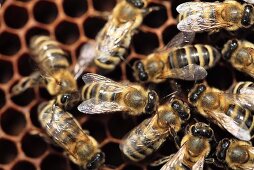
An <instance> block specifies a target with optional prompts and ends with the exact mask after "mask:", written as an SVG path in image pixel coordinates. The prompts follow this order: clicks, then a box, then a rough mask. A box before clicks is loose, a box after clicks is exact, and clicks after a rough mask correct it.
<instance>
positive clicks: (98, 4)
mask: <svg viewBox="0 0 254 170" xmlns="http://www.w3.org/2000/svg"><path fill="white" fill-rule="evenodd" d="M182 2H184V1H183V0H167V1H162V0H151V2H150V3H149V5H152V6H160V7H161V8H160V10H158V11H153V12H152V13H150V14H149V15H147V16H146V17H145V19H144V22H143V24H142V25H141V27H140V28H139V29H138V31H137V33H136V34H135V35H134V37H133V40H132V45H131V48H130V50H129V52H128V57H127V58H126V61H125V62H122V63H121V64H120V65H119V66H118V67H117V68H116V69H115V70H114V71H113V72H111V73H110V74H108V75H107V77H109V78H112V79H114V80H116V81H121V80H130V81H134V78H133V75H132V70H131V68H130V67H129V65H132V64H133V62H134V61H135V60H137V59H140V58H144V57H146V55H147V54H149V53H151V52H152V51H154V50H155V49H157V48H161V47H163V46H164V45H165V44H166V43H167V42H168V41H169V40H170V39H171V38H172V37H173V36H174V35H176V34H177V32H178V31H177V28H176V17H177V12H176V10H175V8H176V6H177V5H178V4H180V3H182ZM116 3H117V2H116V0H5V1H4V3H3V6H2V8H1V9H0V170H36V169H37V170H39V169H41V170H74V169H79V167H77V166H76V165H74V164H73V163H71V162H70V161H69V160H68V158H67V157H66V156H65V155H64V154H63V151H62V150H61V149H59V148H58V147H56V146H54V145H52V144H49V143H47V142H46V141H45V140H44V139H43V138H41V137H40V136H39V135H37V134H34V133H33V132H42V133H43V130H42V129H41V127H40V124H39V122H38V118H37V107H38V105H39V104H40V102H42V101H44V100H49V99H50V98H51V96H50V95H49V94H48V93H47V91H46V90H45V89H43V88H39V87H38V88H34V89H28V90H26V91H25V92H24V93H22V94H20V95H18V96H15V97H12V96H10V89H11V87H12V86H13V85H14V84H15V83H17V81H18V80H20V79H21V78H22V77H24V76H28V75H29V74H30V73H32V72H33V71H34V70H36V66H35V65H34V63H33V61H32V59H31V56H30V53H29V49H28V42H29V39H30V38H31V37H32V36H33V35H36V34H45V35H50V36H51V37H52V38H53V39H56V40H57V41H59V42H60V43H61V47H62V48H63V49H64V50H65V51H67V52H68V53H69V56H70V58H68V59H69V61H70V62H71V63H72V66H73V65H74V64H75V62H76V60H77V58H78V55H79V52H80V47H81V46H82V45H83V44H85V43H86V42H88V41H91V40H94V39H95V36H96V34H97V33H98V32H99V30H100V29H101V28H102V27H103V25H104V24H105V23H106V20H105V18H103V17H102V13H103V12H105V11H111V10H112V9H113V7H114V6H115V4H116ZM239 35H241V36H240V37H241V38H247V39H248V40H249V41H251V42H253V38H252V37H253V36H252V37H251V36H250V35H251V32H250V31H245V32H241V31H239V32H236V33H234V34H233V35H231V34H228V33H226V32H223V31H222V32H220V33H216V34H215V35H214V37H213V39H212V41H211V39H209V36H208V35H207V34H200V35H198V36H197V39H196V40H195V41H197V42H199V43H209V44H212V45H215V46H216V47H217V48H218V49H221V48H222V45H223V43H225V42H226V41H227V40H228V39H229V38H230V37H232V36H235V37H237V36H239ZM95 70H96V69H95V68H93V67H91V68H89V69H88V70H87V71H88V72H95ZM244 80H252V79H251V78H250V77H248V76H246V75H244V74H242V73H239V72H237V71H235V70H234V69H233V68H232V67H231V66H230V65H229V64H225V62H223V61H222V62H220V63H219V64H218V65H217V66H216V67H215V68H213V69H210V70H209V71H208V77H207V79H206V82H207V83H208V84H209V85H211V86H215V87H217V88H220V89H223V90H226V89H228V88H229V87H230V86H231V85H232V84H233V83H235V82H236V81H244ZM179 83H180V84H182V85H183V87H186V89H188V87H190V86H191V85H193V83H189V82H188V83H184V82H179ZM156 88H158V89H165V90H163V91H162V90H161V91H158V93H159V94H160V95H162V94H163V93H164V94H169V93H170V92H171V90H172V89H170V88H169V83H168V82H166V83H162V84H160V85H158V86H156ZM71 113H72V114H73V115H74V116H75V117H76V118H77V119H78V120H79V122H80V123H81V125H82V127H83V128H84V129H87V130H88V131H89V133H90V134H91V135H92V136H94V137H95V138H96V139H97V140H98V141H99V143H100V146H101V148H102V150H103V151H104V152H105V153H106V167H105V168H103V169H119V170H120V169H121V170H141V169H144V170H145V169H147V170H152V169H159V168H158V167H151V166H148V163H149V161H147V162H142V163H138V164H134V163H131V162H129V161H127V160H126V159H125V158H124V157H123V156H122V155H121V153H120V150H119V143H120V142H121V138H123V137H124V136H125V134H126V133H127V132H128V131H130V130H131V129H132V128H133V127H135V126H136V125H137V124H138V123H139V122H141V121H142V120H143V119H144V118H145V116H141V117H138V118H132V117H129V116H125V115H124V116H123V115H121V114H113V115H100V116H85V115H83V114H81V113H78V111H77V110H75V109H73V111H72V112H71ZM198 119H199V120H204V119H202V118H198ZM204 121H205V120H204ZM214 130H215V131H216V130H218V131H219V132H220V131H221V130H220V129H218V128H217V127H214ZM224 136H225V135H224ZM218 138H220V136H219V137H218ZM172 146H173V143H172V141H169V142H166V144H165V145H164V146H163V147H162V148H161V149H160V151H159V154H158V155H169V154H171V153H173V152H176V149H175V148H174V147H172ZM206 168H207V169H209V168H210V167H206Z"/></svg>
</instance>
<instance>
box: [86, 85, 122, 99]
mask: <svg viewBox="0 0 254 170" xmlns="http://www.w3.org/2000/svg"><path fill="white" fill-rule="evenodd" d="M117 89H119V86H117V85H114V84H111V83H106V84H105V83H97V82H95V83H89V84H86V85H85V86H84V87H83V88H82V100H83V101H84V100H88V99H91V98H95V99H96V101H99V100H102V101H117V98H118V96H119V93H117V92H114V91H115V90H117ZM105 91H106V92H105Z"/></svg>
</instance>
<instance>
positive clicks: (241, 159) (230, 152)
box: [216, 138, 254, 170]
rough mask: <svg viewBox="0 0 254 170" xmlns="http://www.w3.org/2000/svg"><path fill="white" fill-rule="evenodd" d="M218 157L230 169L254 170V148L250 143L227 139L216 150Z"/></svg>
mask: <svg viewBox="0 0 254 170" xmlns="http://www.w3.org/2000/svg"><path fill="white" fill-rule="evenodd" d="M216 157H217V159H218V160H219V161H220V162H222V163H224V164H226V165H227V166H228V167H229V168H230V169H234V170H253V169H254V147H253V146H252V145H251V143H250V142H246V141H240V140H237V139H227V138H225V139H223V140H221V141H220V143H219V145H218V146H217V148H216Z"/></svg>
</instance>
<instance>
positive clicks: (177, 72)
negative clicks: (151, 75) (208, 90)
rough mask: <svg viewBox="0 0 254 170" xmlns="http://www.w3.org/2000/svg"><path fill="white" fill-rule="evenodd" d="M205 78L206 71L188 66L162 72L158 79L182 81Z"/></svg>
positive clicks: (199, 67) (195, 66) (197, 66)
mask: <svg viewBox="0 0 254 170" xmlns="http://www.w3.org/2000/svg"><path fill="white" fill-rule="evenodd" d="M206 76H207V71H206V70H205V69H204V68H203V67H201V66H199V65H196V64H189V65H187V66H185V67H183V68H175V69H170V70H168V71H166V72H162V73H161V74H160V75H159V76H158V78H160V79H166V78H175V79H182V80H202V79H204V78H205V77H206Z"/></svg>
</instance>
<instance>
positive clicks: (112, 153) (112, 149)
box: [102, 143, 123, 166]
mask: <svg viewBox="0 0 254 170" xmlns="http://www.w3.org/2000/svg"><path fill="white" fill-rule="evenodd" d="M102 151H103V152H104V153H105V155H106V157H105V164H108V165H112V166H119V165H121V164H122V163H123V159H122V153H121V151H120V149H119V144H118V143H108V144H106V145H105V146H103V147H102Z"/></svg>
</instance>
